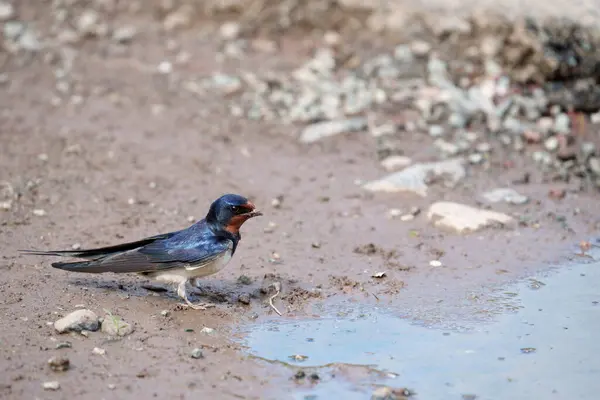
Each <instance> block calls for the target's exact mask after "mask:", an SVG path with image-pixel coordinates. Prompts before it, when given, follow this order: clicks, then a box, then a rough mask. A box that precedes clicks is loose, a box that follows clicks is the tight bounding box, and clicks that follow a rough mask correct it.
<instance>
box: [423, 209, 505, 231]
mask: <svg viewBox="0 0 600 400" xmlns="http://www.w3.org/2000/svg"><path fill="white" fill-rule="evenodd" d="M427 218H428V219H429V220H430V221H432V222H433V224H434V226H436V227H439V228H447V229H451V230H454V231H456V232H458V233H470V232H475V231H478V230H480V229H482V228H485V227H488V226H490V225H493V224H500V225H502V226H504V225H508V224H511V223H512V222H513V218H512V217H511V216H509V215H506V214H502V213H498V212H494V211H488V210H482V209H478V208H475V207H471V206H467V205H464V204H459V203H452V202H445V201H441V202H437V203H434V204H432V205H431V206H430V207H429V210H428V212H427Z"/></svg>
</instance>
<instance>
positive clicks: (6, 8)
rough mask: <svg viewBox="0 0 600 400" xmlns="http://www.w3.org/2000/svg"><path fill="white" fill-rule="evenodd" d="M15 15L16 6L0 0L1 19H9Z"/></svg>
mask: <svg viewBox="0 0 600 400" xmlns="http://www.w3.org/2000/svg"><path fill="white" fill-rule="evenodd" d="M14 16H15V8H14V7H13V6H12V4H10V3H8V2H5V1H2V2H0V21H2V22H4V21H8V20H9V19H11V18H13V17H14Z"/></svg>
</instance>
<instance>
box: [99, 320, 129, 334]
mask: <svg viewBox="0 0 600 400" xmlns="http://www.w3.org/2000/svg"><path fill="white" fill-rule="evenodd" d="M133 331H134V328H133V326H132V325H131V324H128V323H127V322H125V321H123V320H121V319H120V318H119V317H116V316H111V315H107V316H106V317H104V320H103V321H102V332H104V333H106V334H108V335H109V336H115V337H116V336H121V337H123V336H127V335H130V334H131V333H133Z"/></svg>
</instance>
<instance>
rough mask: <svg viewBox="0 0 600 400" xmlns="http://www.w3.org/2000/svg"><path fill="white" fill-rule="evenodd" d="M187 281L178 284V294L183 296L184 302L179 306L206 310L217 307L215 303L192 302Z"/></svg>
mask: <svg viewBox="0 0 600 400" xmlns="http://www.w3.org/2000/svg"><path fill="white" fill-rule="evenodd" d="M186 284H187V281H186V282H182V283H180V284H179V286H177V295H178V296H179V297H181V298H182V299H183V301H184V303H179V304H178V308H179V307H181V308H183V309H186V308H191V309H193V310H206V309H207V308H211V307H215V305H214V304H213V303H204V302H202V303H192V302H191V301H190V299H189V297H188V294H187V290H186Z"/></svg>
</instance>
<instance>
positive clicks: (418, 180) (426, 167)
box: [363, 158, 466, 197]
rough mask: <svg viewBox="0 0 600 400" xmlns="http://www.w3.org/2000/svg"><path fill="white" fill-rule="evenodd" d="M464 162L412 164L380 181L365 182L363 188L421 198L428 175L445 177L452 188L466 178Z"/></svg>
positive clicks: (459, 160)
mask: <svg viewBox="0 0 600 400" xmlns="http://www.w3.org/2000/svg"><path fill="white" fill-rule="evenodd" d="M463 164H464V161H463V160H462V159H460V158H458V159H450V160H445V161H440V162H432V163H422V164H414V165H411V166H410V167H407V168H405V169H403V170H402V171H399V172H395V173H393V174H391V175H388V176H385V177H383V178H381V179H378V180H375V181H371V182H367V183H366V184H365V185H363V188H364V189H366V190H368V191H371V192H388V193H395V192H405V191H406V192H413V193H416V194H418V195H420V196H422V197H426V196H427V189H428V187H427V183H426V181H427V178H428V176H429V175H430V174H432V175H434V176H445V177H446V178H447V182H448V185H449V186H454V185H455V184H456V183H458V182H459V181H460V180H462V179H463V178H464V177H465V176H466V171H465V168H464V166H463Z"/></svg>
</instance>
